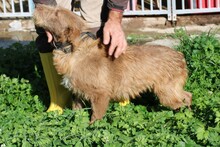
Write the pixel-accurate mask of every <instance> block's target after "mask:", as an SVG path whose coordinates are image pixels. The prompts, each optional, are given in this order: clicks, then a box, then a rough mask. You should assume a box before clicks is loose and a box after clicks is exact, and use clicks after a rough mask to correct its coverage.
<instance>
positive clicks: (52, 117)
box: [0, 29, 220, 147]
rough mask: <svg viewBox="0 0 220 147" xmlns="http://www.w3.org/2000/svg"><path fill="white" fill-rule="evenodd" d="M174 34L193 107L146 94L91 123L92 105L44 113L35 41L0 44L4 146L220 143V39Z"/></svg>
mask: <svg viewBox="0 0 220 147" xmlns="http://www.w3.org/2000/svg"><path fill="white" fill-rule="evenodd" d="M173 37H175V38H178V39H180V44H179V45H178V46H177V50H180V51H181V52H183V53H184V54H185V57H186V60H187V64H188V68H189V79H188V82H187V85H186V87H185V88H186V89H187V91H190V92H192V93H193V104H192V110H191V111H190V110H188V109H186V108H182V109H181V110H179V111H172V110H170V109H167V108H165V107H163V106H161V105H160V104H159V103H158V101H157V99H156V98H155V97H154V96H151V95H148V94H143V95H142V96H143V98H142V101H135V102H134V103H131V104H129V105H127V106H125V107H120V106H119V104H118V103H111V104H110V106H109V109H108V111H107V114H106V116H105V117H104V118H103V119H102V120H100V121H97V122H95V123H94V124H92V125H89V117H90V111H91V109H90V108H89V107H88V108H85V109H82V110H77V111H72V110H69V109H66V110H65V111H64V113H63V114H62V115H59V114H58V113H57V112H50V113H47V112H45V111H46V108H47V106H48V102H49V99H48V97H49V94H48V89H47V86H46V81H45V78H44V75H43V70H42V66H41V63H40V58H39V55H38V52H37V50H36V49H35V45H34V43H33V42H31V43H30V44H29V45H21V44H20V43H16V44H13V45H12V46H10V47H9V48H6V49H1V48H0V51H1V54H0V146H9V147H11V146H24V147H29V146H30V147H31V146H77V147H80V146H115V147H118V146H125V147H129V146H131V147H133V146H179V147H187V146H188V147H191V146H193V147H196V146H219V145H220V135H219V133H220V111H219V109H220V88H219V85H220V81H219V77H220V68H219V67H220V41H219V40H218V39H217V38H216V37H215V36H214V35H212V34H210V33H203V34H200V35H198V36H195V37H191V36H190V35H188V34H187V33H186V32H185V31H184V30H182V29H179V30H176V33H175V34H174V35H173ZM134 38H135V37H134ZM137 42H138V39H137Z"/></svg>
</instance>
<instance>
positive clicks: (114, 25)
mask: <svg viewBox="0 0 220 147" xmlns="http://www.w3.org/2000/svg"><path fill="white" fill-rule="evenodd" d="M127 3H128V0H108V4H107V6H108V8H109V9H110V10H109V14H108V19H107V21H106V23H105V25H104V28H103V43H104V44H106V45H108V44H109V45H110V47H109V52H108V53H109V55H113V54H114V57H115V58H118V57H119V56H120V55H121V54H122V53H125V51H126V48H127V41H126V38H125V34H124V31H123V29H122V25H121V22H122V18H123V11H124V9H125V8H126V6H127Z"/></svg>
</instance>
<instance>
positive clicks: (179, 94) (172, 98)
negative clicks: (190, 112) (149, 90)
mask: <svg viewBox="0 0 220 147" xmlns="http://www.w3.org/2000/svg"><path fill="white" fill-rule="evenodd" d="M183 85H184V84H182V83H178V81H174V82H170V83H167V84H164V85H160V86H158V87H155V89H154V91H155V94H156V95H157V96H158V98H159V100H160V103H161V104H162V105H164V106H167V107H170V108H172V109H178V108H180V107H182V106H184V105H187V106H188V107H190V105H191V101H192V95H191V93H189V92H186V91H184V90H183Z"/></svg>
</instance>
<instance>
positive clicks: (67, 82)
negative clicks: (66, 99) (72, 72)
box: [61, 77, 73, 91]
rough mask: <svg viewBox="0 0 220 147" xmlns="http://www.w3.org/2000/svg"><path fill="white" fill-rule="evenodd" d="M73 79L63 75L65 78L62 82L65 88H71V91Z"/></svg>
mask: <svg viewBox="0 0 220 147" xmlns="http://www.w3.org/2000/svg"><path fill="white" fill-rule="evenodd" d="M70 81H71V80H70V79H69V78H68V77H63V80H62V82H61V84H62V85H63V86H64V87H65V88H67V89H69V90H70V91H71V90H72V89H73V87H72V84H71V82H70Z"/></svg>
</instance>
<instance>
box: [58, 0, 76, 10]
mask: <svg viewBox="0 0 220 147" xmlns="http://www.w3.org/2000/svg"><path fill="white" fill-rule="evenodd" d="M56 2H57V5H58V6H61V7H64V8H66V9H69V10H71V3H72V1H71V0H56Z"/></svg>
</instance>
